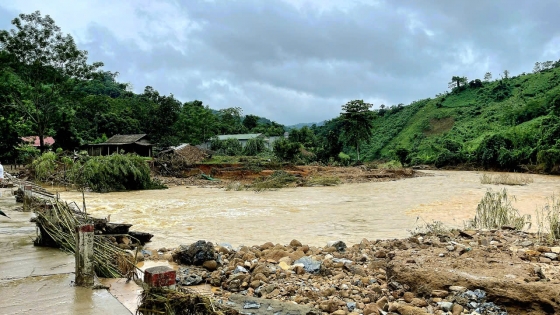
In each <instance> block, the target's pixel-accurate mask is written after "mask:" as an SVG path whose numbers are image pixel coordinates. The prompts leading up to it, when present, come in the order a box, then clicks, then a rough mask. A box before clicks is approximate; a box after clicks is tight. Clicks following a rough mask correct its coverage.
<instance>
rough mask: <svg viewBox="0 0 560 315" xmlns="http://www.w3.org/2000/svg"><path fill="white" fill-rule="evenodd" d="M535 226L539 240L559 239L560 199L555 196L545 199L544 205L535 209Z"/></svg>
mask: <svg viewBox="0 0 560 315" xmlns="http://www.w3.org/2000/svg"><path fill="white" fill-rule="evenodd" d="M537 226H538V234H539V238H541V239H544V238H545V236H547V237H548V239H549V240H550V241H554V240H558V239H560V199H558V198H556V196H554V195H553V196H552V197H550V198H547V201H546V204H545V205H544V206H543V207H542V208H541V209H537Z"/></svg>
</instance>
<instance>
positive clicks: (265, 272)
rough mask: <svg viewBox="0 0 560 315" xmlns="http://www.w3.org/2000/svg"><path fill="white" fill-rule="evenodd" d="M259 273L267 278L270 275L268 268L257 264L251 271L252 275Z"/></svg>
mask: <svg viewBox="0 0 560 315" xmlns="http://www.w3.org/2000/svg"><path fill="white" fill-rule="evenodd" d="M258 273H261V274H263V275H265V276H267V277H268V275H270V268H268V267H267V266H266V264H259V265H257V266H256V267H255V269H253V274H258Z"/></svg>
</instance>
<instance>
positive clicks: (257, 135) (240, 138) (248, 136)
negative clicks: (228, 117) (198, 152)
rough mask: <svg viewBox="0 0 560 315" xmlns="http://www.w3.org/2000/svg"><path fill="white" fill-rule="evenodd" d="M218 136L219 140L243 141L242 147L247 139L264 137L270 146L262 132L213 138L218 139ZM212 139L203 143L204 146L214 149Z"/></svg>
mask: <svg viewBox="0 0 560 315" xmlns="http://www.w3.org/2000/svg"><path fill="white" fill-rule="evenodd" d="M216 138H217V139H218V140H226V139H237V140H238V141H239V142H240V143H241V146H242V147H245V145H246V144H247V141H249V139H255V138H262V139H263V140H264V142H265V143H266V144H267V146H268V139H267V138H266V137H265V136H264V134H262V133H244V134H238V135H219V136H216V137H214V138H212V139H216ZM212 139H209V140H208V141H206V142H205V143H203V144H202V147H203V148H205V149H212V145H211V141H212Z"/></svg>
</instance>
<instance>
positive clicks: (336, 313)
mask: <svg viewBox="0 0 560 315" xmlns="http://www.w3.org/2000/svg"><path fill="white" fill-rule="evenodd" d="M332 315H346V311H345V310H338V311H334V312H333V313H332Z"/></svg>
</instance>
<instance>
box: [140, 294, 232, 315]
mask: <svg viewBox="0 0 560 315" xmlns="http://www.w3.org/2000/svg"><path fill="white" fill-rule="evenodd" d="M138 313H139V314H166V315H171V314H173V315H191V314H197V315H237V314H239V312H237V311H235V310H232V309H228V308H226V307H225V306H223V305H222V304H217V303H214V301H212V299H210V298H209V297H206V296H203V295H200V294H196V293H194V292H181V291H175V290H165V289H146V290H144V292H142V296H141V297H140V306H139V307H138Z"/></svg>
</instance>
